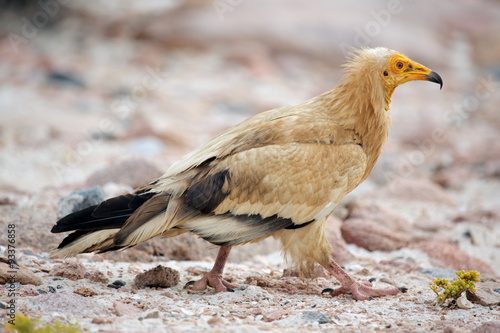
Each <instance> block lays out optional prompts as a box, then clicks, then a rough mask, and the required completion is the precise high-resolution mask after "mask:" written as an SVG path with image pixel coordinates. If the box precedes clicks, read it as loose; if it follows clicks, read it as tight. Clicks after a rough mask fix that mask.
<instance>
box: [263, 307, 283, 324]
mask: <svg viewBox="0 0 500 333" xmlns="http://www.w3.org/2000/svg"><path fill="white" fill-rule="evenodd" d="M285 314H286V311H285V310H283V309H276V310H272V311H269V312H266V313H265V314H264V321H267V322H272V321H275V320H279V319H281V317H283V316H284V315H285Z"/></svg>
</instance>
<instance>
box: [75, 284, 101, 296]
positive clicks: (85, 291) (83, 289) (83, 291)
mask: <svg viewBox="0 0 500 333" xmlns="http://www.w3.org/2000/svg"><path fill="white" fill-rule="evenodd" d="M73 292H74V293H75V294H78V295H82V296H85V297H89V296H95V295H97V291H95V290H94V289H93V288H90V287H87V286H80V287H78V288H76V289H75V290H73Z"/></svg>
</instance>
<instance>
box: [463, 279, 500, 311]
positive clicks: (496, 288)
mask: <svg viewBox="0 0 500 333" xmlns="http://www.w3.org/2000/svg"><path fill="white" fill-rule="evenodd" d="M475 286H476V291H474V292H471V291H467V298H468V299H469V300H471V301H472V302H475V303H479V304H481V305H484V306H491V305H496V304H500V282H497V281H485V282H476V283H475Z"/></svg>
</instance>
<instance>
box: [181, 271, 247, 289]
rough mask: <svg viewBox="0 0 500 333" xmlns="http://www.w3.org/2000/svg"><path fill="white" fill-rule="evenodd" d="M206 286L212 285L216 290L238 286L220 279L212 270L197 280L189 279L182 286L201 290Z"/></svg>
mask: <svg viewBox="0 0 500 333" xmlns="http://www.w3.org/2000/svg"><path fill="white" fill-rule="evenodd" d="M208 286H210V287H213V288H214V289H215V290H216V291H217V292H224V291H234V289H236V288H238V286H236V285H234V284H231V283H229V282H227V281H226V280H224V279H222V276H220V275H218V274H214V273H212V272H208V273H206V274H205V275H203V277H202V278H201V279H199V280H198V281H189V282H188V283H186V285H185V286H184V288H188V287H189V289H191V290H196V291H201V290H205V289H207V287H208Z"/></svg>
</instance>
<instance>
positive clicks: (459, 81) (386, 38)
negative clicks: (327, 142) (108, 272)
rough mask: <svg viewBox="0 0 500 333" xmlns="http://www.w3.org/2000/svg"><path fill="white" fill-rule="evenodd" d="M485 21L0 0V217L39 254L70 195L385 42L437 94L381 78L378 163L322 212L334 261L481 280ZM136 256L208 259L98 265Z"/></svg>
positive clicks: (385, 4)
mask: <svg viewBox="0 0 500 333" xmlns="http://www.w3.org/2000/svg"><path fill="white" fill-rule="evenodd" d="M499 31H500V2H499V1H494V0H482V1H475V2H471V1H466V0H457V1H453V2H452V1H439V2H436V1H431V0H424V1H405V0H400V1H398V0H390V1H379V0H377V1H373V0H372V1H368V0H363V1H355V2H353V1H346V0H340V1H328V0H319V1H305V0H286V1H285V0H277V1H271V2H270V1H264V0H254V1H245V0H239V1H237V0H231V1H229V0H215V1H201V0H185V1H181V0H177V1H176V0H165V1H159V0H146V1H130V0H128V1H123V0H106V1H104V0H102V1H78V0H58V1H56V0H39V1H28V0H26V1H7V0H3V1H0V59H1V61H0V85H1V88H0V169H1V172H0V227H1V228H2V230H4V229H6V228H7V224H15V225H16V228H17V229H16V230H17V244H18V246H19V247H21V248H25V249H28V250H29V251H30V252H29V253H35V254H38V255H43V256H45V255H46V254H47V252H48V251H49V250H50V249H51V248H52V247H54V246H55V245H57V244H58V242H59V241H60V240H61V239H62V236H61V235H53V234H50V228H51V226H52V225H53V224H54V222H55V221H56V219H57V216H58V215H62V214H63V213H65V212H67V211H70V210H71V209H73V208H74V207H75V206H74V205H77V204H81V203H82V201H84V200H86V197H85V196H86V195H90V196H92V198H94V199H95V198H97V200H101V199H103V198H107V197H110V196H114V195H118V194H121V193H125V192H127V191H130V190H132V189H133V188H134V187H135V186H138V185H140V184H142V183H145V182H149V181H151V180H153V179H154V178H155V177H157V176H159V175H161V174H162V173H163V172H164V171H165V170H166V169H167V168H168V167H169V166H170V165H171V164H172V163H173V162H174V161H176V160H177V159H178V158H180V157H181V156H182V155H184V154H185V153H187V152H189V151H190V150H192V149H193V148H195V147H197V146H199V145H200V144H201V143H203V142H205V141H207V140H209V139H210V138H212V137H214V136H216V135H217V134H219V133H221V131H223V130H224V129H226V128H228V127H230V126H232V125H234V124H236V123H238V122H240V121H242V120H243V119H245V118H247V117H250V116H252V115H254V114H256V113H259V112H262V111H265V110H268V109H270V108H274V107H279V106H283V105H289V104H294V103H298V102H301V101H303V100H306V99H308V98H310V97H312V96H315V95H317V94H319V93H322V92H324V91H326V90H328V89H329V88H331V87H334V86H335V85H337V83H338V82H339V81H340V80H341V77H342V72H341V70H340V68H341V67H340V66H341V64H342V63H344V62H345V59H346V56H347V55H348V53H349V51H350V50H351V49H352V48H353V47H354V48H356V47H361V46H387V47H389V48H392V49H395V50H398V51H400V52H402V53H405V54H406V55H408V56H409V57H411V58H412V59H414V60H416V61H418V62H421V63H423V64H425V65H427V66H428V67H430V68H432V69H434V70H435V71H437V72H439V73H440V74H441V76H442V77H443V79H444V87H443V90H442V91H439V89H438V87H437V86H436V85H433V84H426V83H422V82H412V83H409V84H406V85H404V86H402V87H400V88H398V89H397V91H396V93H395V95H394V97H393V103H392V108H391V111H390V112H391V113H392V115H393V128H392V130H391V133H390V136H389V140H388V143H387V145H386V146H385V151H384V154H383V156H382V157H381V158H380V160H379V162H378V164H377V166H376V168H375V170H374V171H373V173H372V175H371V176H370V178H369V179H368V180H367V181H366V182H365V183H364V184H363V185H362V186H360V188H358V189H357V190H356V191H355V192H353V193H352V194H351V195H350V196H349V197H348V198H347V199H346V200H345V202H344V204H343V206H342V207H339V209H338V210H337V211H336V212H335V214H334V216H333V217H332V218H331V220H332V223H331V230H330V237H331V240H332V242H333V243H334V244H335V247H334V250H333V252H334V255H335V256H336V257H337V259H338V260H339V261H344V262H348V261H349V260H352V259H353V258H355V257H356V256H364V257H370V256H375V254H376V253H379V252H390V251H396V250H399V249H414V250H416V251H420V252H421V253H422V254H423V255H424V254H425V255H427V256H429V260H430V264H429V265H430V266H432V267H442V268H449V269H479V270H481V271H482V272H485V273H488V274H496V275H498V274H500V255H499V254H500V226H499V221H500V205H499V204H500V137H499V133H500V116H499V105H500V84H499V81H500V34H499V33H498V32H499ZM96 186H97V187H96ZM82 189H87V191H84V192H83V194H82V193H80V194H77V195H76V197H78V196H79V195H80V196H81V195H83V199H78V198H77V199H74V197H75V195H73V196H72V197H71V198H69V199H68V196H69V195H70V194H71V193H72V192H74V191H77V190H82ZM61 198H64V199H62V201H60V199H61ZM99 198H100V199H99ZM87 199H88V198H87ZM75 200H76V201H75ZM79 200H80V201H79ZM68 205H69V206H68ZM58 210H59V212H58ZM1 234H2V235H4V233H3V232H2V233H1ZM346 242H347V243H348V244H349V245H346ZM353 244H354V245H353ZM0 245H3V246H5V245H6V238H4V237H3V236H2V238H1V239H0ZM2 249H5V247H2ZM28 250H27V251H28ZM275 250H277V246H276V244H275V243H274V241H273V240H266V242H264V243H259V244H258V245H248V246H244V247H241V249H240V250H238V251H237V252H235V254H234V257H232V258H231V259H232V260H233V261H243V260H248V259H249V258H252V257H253V256H254V254H255V253H269V252H271V251H275ZM256 251H257V252H256ZM363 251H364V252H363ZM370 251H371V252H370ZM152 255H156V256H160V258H167V259H179V260H185V259H196V260H199V259H205V258H207V257H208V258H210V256H208V255H207V252H206V245H205V242H202V241H200V240H198V239H196V238H194V237H190V236H183V238H182V237H181V238H179V239H174V240H167V241H166V240H154V241H152V242H149V243H148V244H146V245H143V246H141V247H139V248H138V249H135V250H129V251H126V252H120V253H112V254H109V255H106V256H105V258H107V259H110V260H138V259H139V260H143V261H151V260H156V259H155V258H158V257H154V256H152ZM416 266H418V265H416ZM416 268H425V267H420V266H418V267H416Z"/></svg>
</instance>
